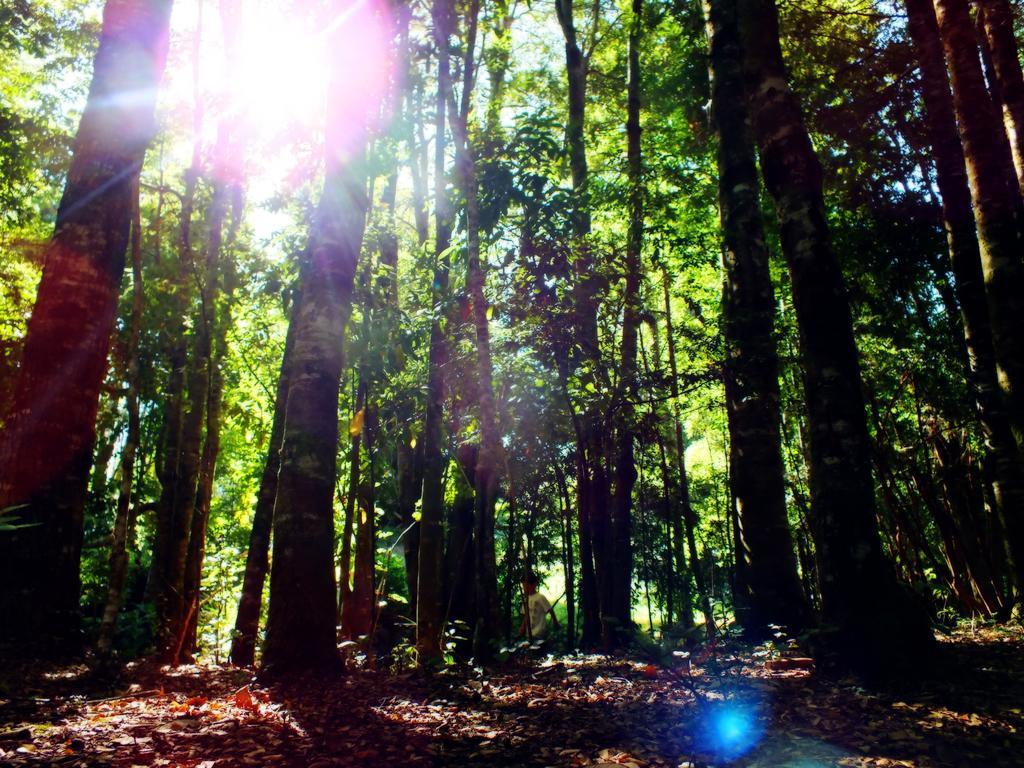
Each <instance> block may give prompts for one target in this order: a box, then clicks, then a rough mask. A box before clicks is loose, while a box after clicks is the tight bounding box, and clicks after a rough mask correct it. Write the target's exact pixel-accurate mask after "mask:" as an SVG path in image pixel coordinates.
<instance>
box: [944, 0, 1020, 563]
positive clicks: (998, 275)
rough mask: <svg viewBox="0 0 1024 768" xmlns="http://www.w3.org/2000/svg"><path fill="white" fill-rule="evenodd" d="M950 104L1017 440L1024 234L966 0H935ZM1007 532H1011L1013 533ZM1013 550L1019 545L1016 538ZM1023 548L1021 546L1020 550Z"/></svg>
mask: <svg viewBox="0 0 1024 768" xmlns="http://www.w3.org/2000/svg"><path fill="white" fill-rule="evenodd" d="M935 11H936V17H937V19H938V24H939V32H940V34H941V37H942V44H943V48H944V50H945V53H946V63H947V65H948V67H949V72H950V79H951V81H952V86H953V104H954V108H955V110H956V117H957V121H958V124H959V126H960V139H961V142H962V144H963V151H964V157H965V160H966V163H967V177H968V181H969V183H970V188H971V194H972V197H973V200H974V216H975V221H976V223H977V232H978V241H979V245H980V251H981V263H982V269H983V272H984V276H985V289H986V292H987V295H988V308H989V316H990V319H991V325H992V338H993V342H994V346H995V354H996V364H997V368H998V376H999V383H1000V386H1001V387H1002V389H1003V392H1004V394H1005V397H1006V403H1007V405H1008V407H1009V409H1010V411H1009V415H1010V419H1011V422H1012V423H1013V425H1014V429H1015V431H1016V433H1017V439H1018V441H1020V439H1021V435H1022V434H1024V334H1021V333H1020V328H1022V327H1024V262H1022V259H1021V253H1022V252H1024V240H1022V235H1021V222H1020V221H1019V219H1018V211H1019V207H1020V192H1019V190H1017V189H1012V188H1011V186H1010V185H1009V184H1008V183H1007V182H1006V181H1005V175H1004V174H1003V173H1002V171H1003V170H1004V164H1003V163H1001V161H1000V158H999V156H998V153H997V151H996V145H995V142H994V141H993V136H995V135H996V133H997V132H998V131H1000V130H1001V126H1000V125H999V122H998V119H997V115H996V111H995V108H994V107H993V104H992V100H991V98H990V97H989V94H988V91H987V90H986V88H985V78H984V75H983V74H982V70H981V64H980V63H979V60H978V46H977V40H976V36H975V34H974V29H973V27H972V25H971V19H970V11H969V8H968V4H967V0H935ZM1008 533H1011V536H1013V538H1016V539H1019V538H1020V537H1019V535H1017V534H1014V533H1013V532H1008ZM1018 549H1019V551H1020V550H1024V547H1022V546H1020V545H1018ZM1020 554H1021V555H1024V551H1020Z"/></svg>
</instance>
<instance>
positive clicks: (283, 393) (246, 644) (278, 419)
mask: <svg viewBox="0 0 1024 768" xmlns="http://www.w3.org/2000/svg"><path fill="white" fill-rule="evenodd" d="M301 282H302V281H301V280H300V283H301ZM299 301H300V294H299V293H298V291H295V295H294V296H293V298H292V307H291V312H290V313H289V314H290V317H289V322H288V335H287V336H286V337H285V342H284V354H283V355H282V358H281V371H280V375H279V376H278V379H277V392H276V393H275V397H274V417H273V421H272V423H271V427H270V439H269V440H268V444H267V460H266V462H265V463H264V465H263V474H262V475H261V476H260V490H259V493H258V494H257V495H256V509H255V511H254V513H253V516H252V529H251V530H250V532H249V549H248V552H247V553H246V556H245V575H244V576H243V578H242V595H241V597H240V598H239V600H238V615H237V617H236V618H235V632H234V635H233V637H232V640H231V663H232V664H235V665H237V666H240V667H251V666H252V665H253V663H254V662H255V660H256V634H257V631H258V630H259V623H260V609H261V608H262V606H263V586H264V582H265V581H266V578H267V568H268V567H269V565H270V558H269V553H270V531H271V528H272V527H273V524H274V507H275V505H276V503H277V481H278V473H279V472H280V469H281V441H282V439H283V437H284V419H285V409H286V407H287V403H288V381H289V371H290V370H291V363H290V360H291V355H292V348H293V346H294V343H295V329H296V328H297V327H298V323H297V322H296V320H297V318H298V305H299Z"/></svg>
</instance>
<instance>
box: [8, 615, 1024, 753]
mask: <svg viewBox="0 0 1024 768" xmlns="http://www.w3.org/2000/svg"><path fill="white" fill-rule="evenodd" d="M941 655H942V661H943V664H942V667H941V669H940V671H939V672H938V673H937V674H935V675H933V676H932V678H931V679H930V680H929V681H928V682H918V683H915V684H913V685H904V686H903V687H902V688H893V689H888V690H867V689H865V688H863V687H861V686H859V685H858V684H857V682H856V681H855V680H852V679H844V680H835V679H828V678H826V677H825V676H823V675H820V674H818V673H816V672H815V671H814V670H813V668H808V667H806V666H805V665H804V663H803V662H796V664H795V666H794V665H790V664H787V663H786V662H783V663H779V662H777V661H773V660H772V659H770V658H767V657H765V655H764V654H763V653H759V652H758V651H757V649H753V648H750V647H747V646H742V645H736V644H726V645H717V646H715V647H713V648H710V649H704V650H700V649H698V650H696V651H694V653H693V656H692V657H691V658H690V659H682V658H677V659H675V661H674V664H673V666H671V667H662V666H655V665H651V664H647V663H645V662H644V661H637V660H626V659H614V658H609V657H604V656H571V657H558V658H553V657H536V658H530V659H523V660H520V661H518V662H516V663H514V664H507V665H505V666H503V667H500V668H497V669H491V670H488V671H487V672H486V673H485V672H484V671H482V670H479V669H473V668H450V669H448V670H446V671H445V672H443V673H439V674H434V675H424V674H420V673H405V674H388V673H384V672H377V671H372V670H366V669H352V670H350V671H349V672H347V673H346V674H345V675H339V676H337V677H336V678H333V679H315V680H313V679H301V680H292V681H289V682H288V683H286V684H277V685H274V686H270V687H267V686H263V685H261V684H259V683H258V682H256V681H255V680H254V679H253V678H252V676H251V674H250V673H249V672H247V671H246V670H238V669H232V668H228V667H212V666H193V667H182V668H179V669H177V670H173V671H172V670H167V669H156V668H152V667H147V666H145V665H137V666H129V667H127V668H126V669H124V670H123V671H122V673H121V675H120V677H119V678H118V681H115V682H114V683H112V682H111V681H110V679H109V678H108V679H103V680H101V679H99V678H97V677H96V675H95V674H93V673H91V672H90V670H89V668H88V667H87V666H86V665H84V664H81V665H65V666H60V667H51V668H42V667H40V665H38V664H31V663H27V664H23V665H11V664H7V665H4V668H3V670H2V672H0V723H2V724H0V731H2V733H0V765H5V766H6V765H10V766H29V765H31V766H41V765H54V766H117V767H119V768H120V767H122V766H123V767H124V768H132V767H133V766H174V767H179V766H180V767H181V768H232V767H235V766H286V767H291V766H296V767H299V766H301V767H302V768H329V767H330V766H355V765H359V766H406V765H408V766H477V765H479V766H488V767H489V768H499V767H501V766H509V767H512V766H573V767H578V766H602V767H603V768H611V766H633V767H634V768H638V767H640V766H651V767H652V768H653V767H658V768H661V767H664V766H669V767H670V768H679V767H680V766H688V768H698V767H699V766H727V765H735V766H773V767H775V766H788V767H790V768H819V767H820V766H836V765H838V766H921V767H923V768H929V767H931V766H1015V765H1022V766H1024V714H1022V710H1024V631H1022V630H1021V629H1019V628H1017V629H1012V628H1002V629H990V630H986V631H984V632H978V633H961V634H958V635H956V636H954V637H951V638H946V639H945V640H944V641H943V642H942V651H941ZM786 667H789V668H786Z"/></svg>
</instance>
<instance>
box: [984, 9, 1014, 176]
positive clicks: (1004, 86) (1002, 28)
mask: <svg viewBox="0 0 1024 768" xmlns="http://www.w3.org/2000/svg"><path fill="white" fill-rule="evenodd" d="M977 9H978V10H977V13H978V16H979V24H980V26H981V29H982V31H983V34H984V36H985V39H986V41H987V43H988V49H989V51H990V53H991V57H992V74H993V80H994V84H995V85H996V87H997V88H998V93H999V99H998V101H997V103H996V107H997V109H1000V110H1001V111H1002V118H1003V126H1004V128H1005V129H1006V136H1007V138H1008V139H1009V142H1010V152H1011V153H1012V155H1013V166H1014V169H1015V170H1016V174H1017V186H1018V189H1019V190H1020V193H1021V194H1024V73H1022V72H1021V64H1020V51H1019V48H1018V44H1017V38H1016V35H1015V34H1014V28H1013V21H1014V18H1013V15H1014V14H1013V6H1012V5H1011V4H1010V2H1009V0H979V2H978V3H977Z"/></svg>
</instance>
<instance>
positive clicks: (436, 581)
mask: <svg viewBox="0 0 1024 768" xmlns="http://www.w3.org/2000/svg"><path fill="white" fill-rule="evenodd" d="M450 14H451V8H450V2H449V0H434V4H433V7H432V15H433V26H434V31H433V34H434V43H435V46H436V48H437V102H436V111H435V116H434V119H435V124H434V129H435V139H434V175H435V177H434V185H435V186H434V216H435V233H434V238H435V240H434V252H435V258H436V259H437V262H436V264H435V267H434V291H433V294H432V304H433V306H434V308H435V309H434V311H435V312H437V313H440V312H442V311H443V310H441V309H440V305H441V303H442V301H443V300H444V299H445V298H446V297H447V294H448V271H449V263H450V259H449V254H448V247H449V245H450V243H451V227H452V225H451V203H450V201H449V199H448V191H447V188H446V181H447V174H446V172H445V140H444V137H445V115H446V110H447V107H448V96H449V94H450V92H451V87H452V86H451V61H450V57H449V53H450V50H449V46H450V37H451V32H450V29H451V18H450ZM442 320H443V318H442V317H441V316H435V318H434V321H433V323H432V324H431V328H430V352H429V361H428V372H427V412H426V419H425V423H424V427H423V496H422V505H421V508H420V525H419V552H418V558H419V572H418V575H417V579H416V647H417V650H418V652H419V655H420V659H421V660H424V661H435V660H437V659H439V658H440V657H441V632H442V629H443V628H442V626H441V624H442V619H443V616H442V613H441V608H442V606H441V585H442V576H441V569H442V565H443V561H444V533H443V529H442V528H443V527H442V521H443V519H444V468H445V464H446V462H447V457H446V455H445V451H444V431H443V411H444V402H445V364H446V363H447V361H448V339H447V330H446V328H445V327H444V326H442Z"/></svg>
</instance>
